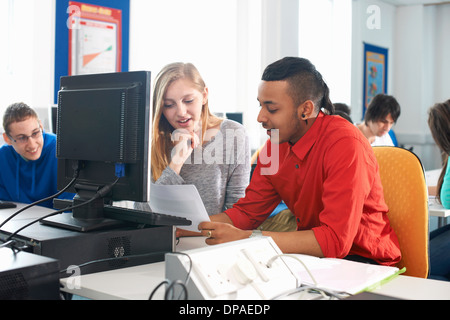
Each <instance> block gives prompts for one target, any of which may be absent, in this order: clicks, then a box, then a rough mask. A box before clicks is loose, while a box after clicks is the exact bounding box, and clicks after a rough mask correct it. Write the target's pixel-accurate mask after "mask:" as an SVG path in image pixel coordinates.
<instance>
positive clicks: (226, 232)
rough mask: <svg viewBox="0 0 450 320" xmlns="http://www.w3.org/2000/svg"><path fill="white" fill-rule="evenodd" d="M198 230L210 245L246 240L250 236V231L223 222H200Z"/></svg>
mask: <svg viewBox="0 0 450 320" xmlns="http://www.w3.org/2000/svg"><path fill="white" fill-rule="evenodd" d="M198 229H199V230H200V233H201V234H202V236H205V237H206V243H207V244H210V245H212V244H219V243H225V242H229V241H234V240H241V239H246V238H248V237H250V235H251V234H252V231H251V230H241V229H238V228H236V227H235V226H233V225H231V224H229V223H224V222H209V221H208V222H202V223H200V224H199V225H198Z"/></svg>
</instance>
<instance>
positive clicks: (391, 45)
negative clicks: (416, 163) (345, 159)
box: [352, 0, 450, 170]
mask: <svg viewBox="0 0 450 320" xmlns="http://www.w3.org/2000/svg"><path fill="white" fill-rule="evenodd" d="M370 5H376V6H379V8H380V14H381V16H380V17H381V24H380V29H369V28H367V25H366V22H367V18H368V17H369V14H368V13H367V8H368V6H370ZM353 11H354V16H353V44H352V46H353V49H352V53H353V65H352V68H353V69H352V116H353V120H354V121H357V122H358V121H361V119H362V97H363V42H367V43H370V44H374V45H378V46H381V47H385V48H388V63H389V67H388V68H389V70H388V90H387V93H388V94H390V95H393V96H395V97H396V99H397V100H398V102H399V103H400V106H401V108H402V112H401V115H400V118H399V119H398V121H397V124H396V125H395V127H394V130H395V132H396V135H397V139H398V141H399V143H400V144H403V145H405V147H408V148H410V147H413V151H414V153H416V154H417V155H418V156H419V158H420V159H421V161H422V164H423V165H424V167H425V169H426V170H430V169H435V168H439V167H440V166H441V162H440V153H439V152H438V149H437V147H436V146H435V144H434V141H433V139H432V137H431V134H430V131H429V128H428V125H427V119H428V115H427V110H428V108H429V107H430V106H431V105H433V104H434V103H435V102H442V101H444V100H446V99H448V98H450V62H449V59H448V57H449V56H450V43H449V41H448V39H449V37H450V21H449V20H450V19H448V17H449V16H450V4H445V5H437V6H423V5H414V6H399V7H395V6H392V5H389V4H385V3H384V2H382V1H369V0H353Z"/></svg>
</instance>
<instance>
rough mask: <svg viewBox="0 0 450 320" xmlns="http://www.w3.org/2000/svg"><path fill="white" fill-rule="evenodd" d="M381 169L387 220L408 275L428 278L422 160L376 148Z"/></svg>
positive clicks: (395, 149)
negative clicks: (395, 236)
mask: <svg viewBox="0 0 450 320" xmlns="http://www.w3.org/2000/svg"><path fill="white" fill-rule="evenodd" d="M373 150H374V152H375V156H376V158H377V161H378V165H379V168H380V177H381V184H382V185H383V191H384V198H385V201H386V203H387V205H388V207H389V212H388V217H389V220H390V223H391V226H392V228H393V229H394V231H395V233H396V234H397V237H398V240H399V243H400V250H401V253H402V259H401V261H400V262H399V264H398V267H399V268H403V267H406V272H405V273H404V274H405V275H409V276H414V277H420V278H427V277H428V272H429V250H428V240H429V230H428V192H427V186H426V183H425V174H424V170H423V167H422V164H421V162H420V160H419V158H418V157H417V156H416V155H415V154H414V153H412V152H411V151H409V150H406V149H402V148H398V147H373Z"/></svg>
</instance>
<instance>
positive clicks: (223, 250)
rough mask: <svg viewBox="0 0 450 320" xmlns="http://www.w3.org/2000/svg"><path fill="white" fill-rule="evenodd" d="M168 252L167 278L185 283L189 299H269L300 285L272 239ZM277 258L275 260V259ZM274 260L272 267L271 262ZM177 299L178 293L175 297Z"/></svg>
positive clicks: (247, 240)
mask: <svg viewBox="0 0 450 320" xmlns="http://www.w3.org/2000/svg"><path fill="white" fill-rule="evenodd" d="M183 253H184V254H186V255H188V256H189V258H188V257H187V256H185V255H181V254H176V253H167V254H166V256H165V259H166V263H165V265H166V278H167V280H169V281H170V282H175V281H182V282H185V281H186V278H187V275H188V272H189V270H190V268H191V262H192V270H191V273H190V274H189V280H188V281H187V284H186V287H187V291H188V298H189V299H197V300H198V299H237V300H241V299H244V300H247V299H256V300H261V299H262V300H265V299H271V298H273V297H275V296H278V295H279V294H282V293H285V292H287V291H290V290H292V289H295V288H296V287H298V286H300V280H299V279H297V278H296V277H295V275H294V274H293V273H292V272H291V270H290V268H289V267H288V266H287V265H286V263H285V262H284V261H283V258H282V257H280V258H276V257H278V256H280V255H281V254H282V252H281V250H280V249H279V248H278V246H277V245H276V244H275V242H274V241H273V240H272V238H270V237H256V238H249V239H245V240H240V241H234V242H229V243H225V244H221V245H215V246H209V247H205V248H200V249H195V250H190V251H185V252H183ZM272 258H275V259H272ZM271 259H272V260H273V263H271V265H270V266H268V263H269V261H270V260H271ZM175 296H177V294H175Z"/></svg>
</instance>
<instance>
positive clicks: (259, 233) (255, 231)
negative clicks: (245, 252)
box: [249, 229, 262, 238]
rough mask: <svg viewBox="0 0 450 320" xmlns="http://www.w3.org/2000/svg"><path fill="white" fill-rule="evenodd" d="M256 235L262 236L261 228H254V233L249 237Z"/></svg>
mask: <svg viewBox="0 0 450 320" xmlns="http://www.w3.org/2000/svg"><path fill="white" fill-rule="evenodd" d="M254 237H262V231H261V230H259V229H255V230H253V231H252V234H251V235H250V237H249V238H254Z"/></svg>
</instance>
